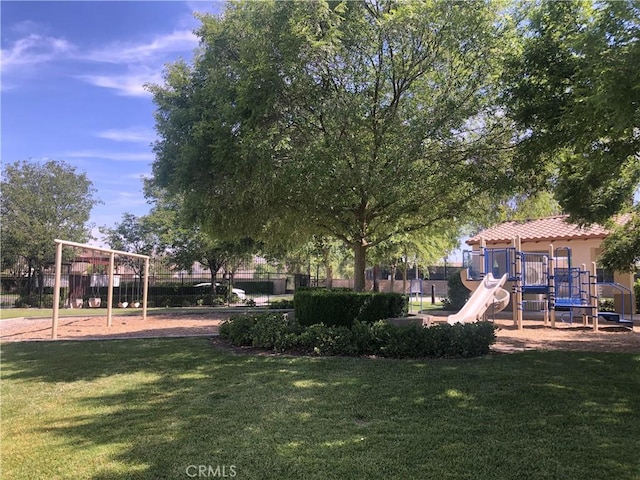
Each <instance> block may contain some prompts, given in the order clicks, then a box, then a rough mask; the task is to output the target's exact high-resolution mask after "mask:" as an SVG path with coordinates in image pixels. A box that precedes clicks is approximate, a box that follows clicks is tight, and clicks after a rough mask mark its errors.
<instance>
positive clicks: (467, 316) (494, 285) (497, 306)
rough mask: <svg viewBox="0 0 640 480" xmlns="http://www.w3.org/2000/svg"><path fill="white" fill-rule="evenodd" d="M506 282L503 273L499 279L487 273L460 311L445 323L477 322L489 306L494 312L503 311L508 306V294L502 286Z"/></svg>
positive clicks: (450, 316)
mask: <svg viewBox="0 0 640 480" xmlns="http://www.w3.org/2000/svg"><path fill="white" fill-rule="evenodd" d="M506 281H507V274H506V273H505V274H504V275H503V276H502V277H501V278H499V279H496V278H494V276H493V274H491V273H488V274H487V276H486V277H484V280H482V283H480V285H478V288H476V289H475V291H474V292H473V294H472V295H471V298H469V300H467V303H465V304H464V307H462V310H460V311H459V312H458V313H455V314H453V315H449V319H448V320H447V323H449V325H453V324H455V323H469V322H477V321H478V320H480V319H482V316H483V315H484V312H486V311H487V309H488V308H489V307H491V306H493V307H494V310H493V311H494V312H499V311H501V310H504V309H505V307H506V306H507V305H508V304H509V296H510V295H509V292H508V291H506V290H505V289H504V288H502V286H503V285H504V284H505V282H506Z"/></svg>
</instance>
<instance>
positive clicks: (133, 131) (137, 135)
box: [96, 127, 156, 144]
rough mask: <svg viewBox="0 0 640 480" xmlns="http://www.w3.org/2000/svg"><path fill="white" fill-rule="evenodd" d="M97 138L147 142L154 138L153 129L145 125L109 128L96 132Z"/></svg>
mask: <svg viewBox="0 0 640 480" xmlns="http://www.w3.org/2000/svg"><path fill="white" fill-rule="evenodd" d="M96 136H97V137H99V138H105V139H107V140H113V141H114V142H134V143H145V144H149V143H151V142H153V141H154V140H155V139H156V134H155V132H154V131H153V130H151V129H149V128H145V127H131V128H124V129H110V130H104V131H102V132H98V133H97V134H96Z"/></svg>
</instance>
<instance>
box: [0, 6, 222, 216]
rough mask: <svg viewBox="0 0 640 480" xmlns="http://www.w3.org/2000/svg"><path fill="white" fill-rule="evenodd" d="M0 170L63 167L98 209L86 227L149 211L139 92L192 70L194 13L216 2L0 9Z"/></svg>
mask: <svg viewBox="0 0 640 480" xmlns="http://www.w3.org/2000/svg"><path fill="white" fill-rule="evenodd" d="M0 9H1V30H0V32H1V40H2V42H1V46H2V82H1V90H0V92H1V113H2V116H1V125H2V127H1V136H0V138H1V140H2V148H1V155H2V162H3V164H6V163H13V162H15V161H18V160H28V159H31V161H33V162H44V161H46V160H48V159H55V160H64V161H65V162H67V163H69V164H71V165H73V166H75V167H77V170H78V171H81V172H86V173H87V175H88V176H89V178H90V180H91V181H92V182H93V185H94V187H95V188H96V190H97V195H96V196H97V197H98V198H99V199H100V200H101V201H102V202H103V204H101V205H98V206H96V207H95V208H94V210H93V211H92V216H91V222H92V223H94V224H95V225H96V227H97V226H101V225H107V226H113V224H114V223H116V222H118V221H119V220H120V219H121V217H122V214H123V213H124V212H130V213H133V214H135V215H143V214H145V213H147V212H148V210H149V205H148V204H147V203H146V201H145V198H144V196H143V194H142V178H143V177H145V176H149V175H150V173H151V162H152V161H153V158H154V157H153V152H152V150H151V143H152V142H153V141H154V138H155V132H154V119H153V113H154V105H153V102H152V99H151V96H150V95H149V93H148V92H147V91H146V90H145V89H144V88H143V85H144V84H145V83H147V82H151V83H162V72H163V67H164V65H165V64H166V63H169V62H173V61H175V60H178V59H179V58H184V59H186V60H188V61H191V59H192V56H193V51H194V49H195V48H196V47H197V45H198V41H197V37H196V36H195V35H194V34H193V30H194V29H195V28H197V27H198V25H199V21H198V20H197V19H195V18H194V12H209V13H219V12H220V11H222V9H223V3H221V2H211V1H209V2H169V1H167V2H142V1H141V2H125V1H116V2H93V1H90V2H76V1H74V2H56V1H48V2H29V1H4V0H3V1H2V2H0Z"/></svg>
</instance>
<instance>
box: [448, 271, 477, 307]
mask: <svg viewBox="0 0 640 480" xmlns="http://www.w3.org/2000/svg"><path fill="white" fill-rule="evenodd" d="M470 294H471V292H470V291H469V290H468V289H467V287H465V286H464V284H463V283H462V278H460V272H457V273H454V274H452V275H451V276H450V277H449V278H448V279H447V297H446V298H443V299H442V308H443V309H444V310H453V311H455V310H460V309H461V308H462V307H463V306H464V304H465V303H466V302H467V300H468V299H469V295H470Z"/></svg>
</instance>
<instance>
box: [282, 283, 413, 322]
mask: <svg viewBox="0 0 640 480" xmlns="http://www.w3.org/2000/svg"><path fill="white" fill-rule="evenodd" d="M293 305H294V309H295V312H296V319H297V320H298V322H299V323H300V325H303V326H309V325H314V324H317V323H324V324H325V325H328V326H344V327H350V326H351V325H353V323H354V322H364V323H373V322H375V321H377V320H382V319H385V318H396V317H405V316H406V315H407V310H408V299H407V297H406V296H404V295H402V294H400V293H370V292H351V291H347V290H328V289H301V290H298V291H296V293H295V295H294V297H293Z"/></svg>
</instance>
